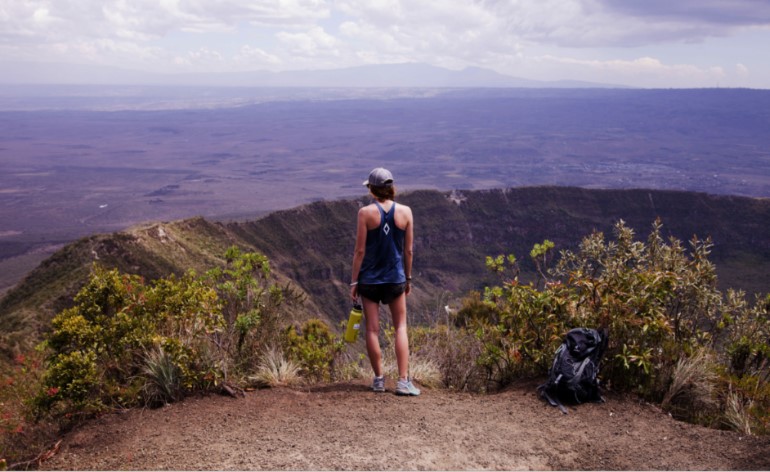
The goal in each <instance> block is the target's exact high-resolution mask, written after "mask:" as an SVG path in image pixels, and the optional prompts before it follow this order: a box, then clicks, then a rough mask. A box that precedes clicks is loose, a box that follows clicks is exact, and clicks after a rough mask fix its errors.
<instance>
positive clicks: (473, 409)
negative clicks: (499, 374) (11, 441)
mask: <svg viewBox="0 0 770 472" xmlns="http://www.w3.org/2000/svg"><path fill="white" fill-rule="evenodd" d="M386 386H387V387H388V390H389V391H388V392H386V393H380V394H375V393H373V392H371V391H369V389H368V383H367V382H364V381H361V382H360V383H345V384H335V385H328V386H322V387H315V388H306V389H265V390H257V391H252V392H247V393H246V396H245V398H240V399H233V398H228V397H220V396H208V397H198V398H191V399H188V400H186V401H184V402H182V403H177V404H173V405H168V406H166V407H163V408H159V409H155V410H133V411H128V412H125V413H120V414H110V415H106V416H104V417H101V418H99V419H97V420H94V421H92V422H90V423H88V424H86V425H84V426H81V427H80V428H78V429H76V430H74V431H72V432H71V433H69V434H68V435H67V436H66V437H65V438H64V441H63V442H62V444H61V449H60V450H59V453H58V454H57V455H55V456H54V457H53V458H52V459H51V460H49V461H48V462H45V463H44V464H43V465H42V467H43V468H45V469H59V470H65V469H68V470H130V469H133V470H150V469H151V470H191V469H192V470H471V469H472V470H484V469H486V470H533V469H535V470H549V469H555V470H572V469H581V470H586V469H601V470H629V469H633V470H651V469H652V470H768V469H770V438H757V437H744V436H741V435H739V434H737V433H734V432H728V431H717V430H710V429H706V428H703V427H699V426H694V425H690V424H686V423H682V422H679V421H676V420H674V419H672V418H671V417H669V416H668V415H667V414H665V413H664V412H662V411H661V410H660V409H658V408H657V407H655V406H652V405H649V404H646V403H643V402H640V401H638V400H635V399H630V398H625V397H618V396H612V395H610V396H609V397H608V398H607V402H606V403H604V404H585V405H579V406H576V407H571V408H570V411H569V414H568V415H562V413H561V412H560V411H559V410H558V409H556V408H553V407H550V406H548V405H547V404H545V403H544V402H543V401H541V400H540V398H539V397H538V396H537V395H536V393H535V391H534V384H526V385H519V386H516V387H514V388H511V389H508V390H506V391H505V392H502V393H498V394H493V395H471V394H463V393H453V392H447V391H443V390H427V389H423V394H422V395H421V396H420V397H398V396H396V395H394V394H393V393H392V392H393V387H394V385H392V384H391V383H388V384H386Z"/></svg>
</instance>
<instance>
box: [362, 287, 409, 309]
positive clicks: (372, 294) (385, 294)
mask: <svg viewBox="0 0 770 472" xmlns="http://www.w3.org/2000/svg"><path fill="white" fill-rule="evenodd" d="M405 290H406V282H404V283H400V284H358V294H359V295H361V296H362V297H364V298H366V299H367V300H371V301H373V302H377V303H382V304H384V305H387V304H389V303H390V302H392V301H393V300H395V299H396V298H398V297H399V296H401V294H402V293H404V291H405Z"/></svg>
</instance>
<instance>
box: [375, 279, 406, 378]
mask: <svg viewBox="0 0 770 472" xmlns="http://www.w3.org/2000/svg"><path fill="white" fill-rule="evenodd" d="M388 306H389V307H390V314H391V316H392V317H393V329H394V330H395V337H396V364H398V376H399V378H400V379H402V380H404V379H406V378H407V377H408V376H409V335H408V333H407V330H406V294H405V293H402V294H401V295H400V296H399V297H398V298H396V299H395V300H393V301H392V302H390V304H389V305H388ZM378 346H379V345H378Z"/></svg>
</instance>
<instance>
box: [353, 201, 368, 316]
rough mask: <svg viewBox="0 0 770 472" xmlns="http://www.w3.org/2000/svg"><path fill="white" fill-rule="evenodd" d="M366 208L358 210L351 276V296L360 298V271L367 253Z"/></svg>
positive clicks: (354, 298)
mask: <svg viewBox="0 0 770 472" xmlns="http://www.w3.org/2000/svg"><path fill="white" fill-rule="evenodd" d="M365 208H366V207H364V208H361V209H360V210H358V223H357V224H356V247H355V249H354V250H353V268H352V275H351V277H350V284H351V286H350V298H352V299H353V301H355V300H356V299H358V273H359V271H360V270H361V263H362V262H363V261H364V254H365V253H366V213H365Z"/></svg>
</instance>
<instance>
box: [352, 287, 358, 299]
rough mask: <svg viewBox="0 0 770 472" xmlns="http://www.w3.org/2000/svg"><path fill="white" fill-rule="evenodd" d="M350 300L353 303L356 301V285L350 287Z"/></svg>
mask: <svg viewBox="0 0 770 472" xmlns="http://www.w3.org/2000/svg"><path fill="white" fill-rule="evenodd" d="M350 298H351V299H352V300H353V301H354V302H355V301H356V300H358V284H356V285H353V286H351V287H350Z"/></svg>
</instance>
